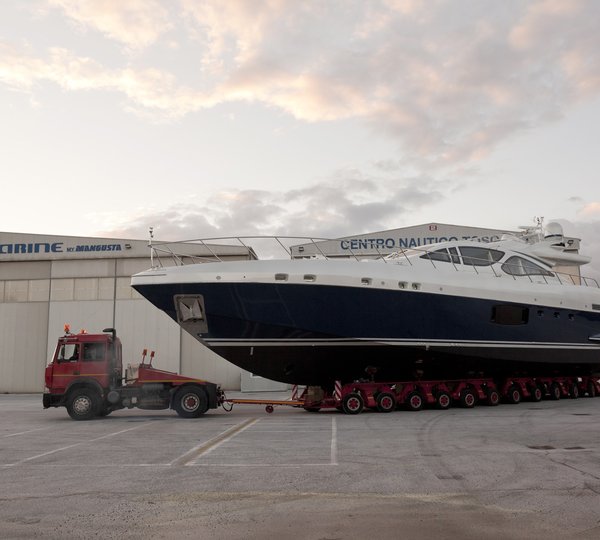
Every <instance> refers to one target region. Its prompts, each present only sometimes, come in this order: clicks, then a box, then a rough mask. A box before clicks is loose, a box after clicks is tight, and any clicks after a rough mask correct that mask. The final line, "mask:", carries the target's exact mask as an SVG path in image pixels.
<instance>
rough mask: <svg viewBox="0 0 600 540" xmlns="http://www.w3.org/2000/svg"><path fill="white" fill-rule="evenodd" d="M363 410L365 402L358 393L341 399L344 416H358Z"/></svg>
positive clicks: (351, 393) (352, 393)
mask: <svg viewBox="0 0 600 540" xmlns="http://www.w3.org/2000/svg"><path fill="white" fill-rule="evenodd" d="M364 408H365V402H364V400H363V398H362V396H361V395H360V394H359V393H358V392H350V393H349V394H346V395H345V396H344V398H343V399H342V410H343V411H344V412H345V413H346V414H360V413H361V412H362V410H363V409H364Z"/></svg>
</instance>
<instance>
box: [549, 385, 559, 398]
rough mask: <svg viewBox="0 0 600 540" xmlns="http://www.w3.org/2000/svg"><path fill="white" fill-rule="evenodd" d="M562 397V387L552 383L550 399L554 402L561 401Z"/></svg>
mask: <svg viewBox="0 0 600 540" xmlns="http://www.w3.org/2000/svg"><path fill="white" fill-rule="evenodd" d="M561 397H562V392H561V390H560V386H559V385H558V384H557V383H552V384H551V385H550V399H553V400H554V401H556V400H559V399H560V398H561Z"/></svg>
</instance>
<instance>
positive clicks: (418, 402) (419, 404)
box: [406, 392, 423, 411]
mask: <svg viewBox="0 0 600 540" xmlns="http://www.w3.org/2000/svg"><path fill="white" fill-rule="evenodd" d="M406 406H407V407H408V410H409V411H420V410H421V409H422V408H423V398H422V397H421V394H419V392H412V393H411V394H408V397H407V398H406Z"/></svg>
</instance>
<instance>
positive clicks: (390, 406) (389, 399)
mask: <svg viewBox="0 0 600 540" xmlns="http://www.w3.org/2000/svg"><path fill="white" fill-rule="evenodd" d="M376 401H377V410H378V411H379V412H392V411H393V410H394V409H395V408H396V398H395V397H394V395H393V394H390V393H389V392H380V393H379V394H377V400H376Z"/></svg>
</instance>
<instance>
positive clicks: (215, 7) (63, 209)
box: [0, 0, 600, 270]
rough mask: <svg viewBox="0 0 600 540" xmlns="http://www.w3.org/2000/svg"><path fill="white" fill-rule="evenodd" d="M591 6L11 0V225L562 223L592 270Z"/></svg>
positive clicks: (5, 56) (598, 111) (269, 227)
mask: <svg viewBox="0 0 600 540" xmlns="http://www.w3.org/2000/svg"><path fill="white" fill-rule="evenodd" d="M599 141H600V2H598V1H594V0H589V1H584V0H562V1H561V0H539V1H525V0H503V1H501V2H499V1H497V0H477V1H475V0H447V1H446V0H424V1H417V0H380V1H377V0H369V1H363V2H360V1H351V0H346V1H335V0H326V1H322V0H319V1H303V2H301V1H298V0H245V1H238V0H226V1H225V0H221V1H212V0H204V1H200V0H168V1H166V0H165V1H160V0H12V1H11V0H3V1H2V2H0V175H1V178H2V186H3V190H2V191H3V195H4V197H3V202H4V204H3V205H2V212H0V230H1V231H5V232H30V233H46V234H60V235H75V236H109V237H113V236H114V237H119V238H142V239H143V238H147V236H148V227H150V226H152V227H154V230H155V237H156V238H157V239H159V240H183V239H192V238H202V237H215V236H226V235H254V234H282V235H283V234H285V235H297V236H311V235H313V236H318V237H338V236H347V235H354V234H359V233H363V232H371V231H378V230H385V229H391V228H397V227H404V226H410V225H417V224H421V223H428V222H438V223H452V224H459V225H466V226H478V227H491V228H499V229H516V228H517V227H518V226H520V225H532V224H533V220H534V217H536V216H538V217H539V216H543V217H544V219H545V221H546V222H548V221H551V220H559V221H560V222H561V223H562V224H563V227H564V231H565V234H567V235H569V236H576V237H580V238H582V240H583V247H582V252H583V253H587V254H590V255H592V256H595V257H596V259H595V263H592V264H593V265H594V267H595V269H596V270H597V269H599V268H600V181H599V171H600V151H599V148H598V142H599Z"/></svg>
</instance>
